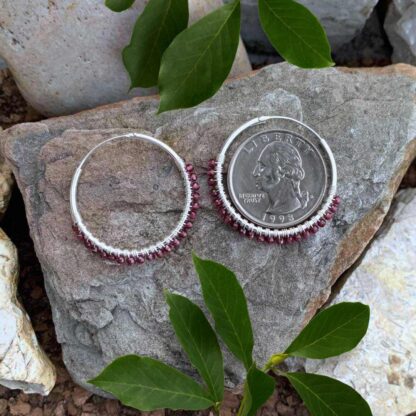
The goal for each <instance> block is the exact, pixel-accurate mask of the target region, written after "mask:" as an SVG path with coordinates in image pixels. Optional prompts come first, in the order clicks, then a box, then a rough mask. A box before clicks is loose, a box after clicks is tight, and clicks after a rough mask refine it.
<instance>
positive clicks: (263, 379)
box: [240, 365, 275, 416]
mask: <svg viewBox="0 0 416 416" xmlns="http://www.w3.org/2000/svg"><path fill="white" fill-rule="evenodd" d="M274 387H275V382H274V379H273V378H272V377H270V376H269V375H267V374H266V373H264V372H263V371H261V370H259V369H258V368H256V367H255V366H254V365H253V366H252V367H251V368H250V370H249V371H248V373H247V381H246V383H245V385H244V399H243V402H242V404H241V406H242V407H243V409H242V411H241V413H240V415H242V416H255V415H256V412H257V410H258V409H259V408H260V407H261V406H263V404H264V403H266V402H267V400H268V398H269V397H270V396H271V395H272V394H273V392H274Z"/></svg>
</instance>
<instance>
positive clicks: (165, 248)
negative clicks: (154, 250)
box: [163, 245, 172, 253]
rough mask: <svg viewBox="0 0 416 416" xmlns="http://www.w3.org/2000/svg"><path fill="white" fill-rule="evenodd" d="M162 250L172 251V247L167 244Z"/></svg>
mask: <svg viewBox="0 0 416 416" xmlns="http://www.w3.org/2000/svg"><path fill="white" fill-rule="evenodd" d="M163 251H164V252H165V253H170V252H171V251H172V247H171V246H170V245H167V246H165V247H163Z"/></svg>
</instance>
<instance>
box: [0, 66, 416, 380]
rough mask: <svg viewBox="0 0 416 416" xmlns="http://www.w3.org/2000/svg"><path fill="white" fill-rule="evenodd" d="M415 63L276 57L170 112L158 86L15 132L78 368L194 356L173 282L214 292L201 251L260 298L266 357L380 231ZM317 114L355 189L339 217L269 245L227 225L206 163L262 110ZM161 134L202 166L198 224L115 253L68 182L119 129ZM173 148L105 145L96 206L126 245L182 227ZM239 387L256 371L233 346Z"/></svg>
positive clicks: (412, 149)
mask: <svg viewBox="0 0 416 416" xmlns="http://www.w3.org/2000/svg"><path fill="white" fill-rule="evenodd" d="M415 89H416V71H415V70H414V69H413V68H412V67H410V66H405V65H398V66H393V67H389V68H385V69H379V70H347V69H334V68H332V69H325V70H311V71H305V70H300V69H296V68H294V67H292V66H290V65H288V64H279V65H274V66H269V67H267V68H265V69H263V70H262V71H259V72H257V73H255V74H253V75H252V76H250V77H246V78H242V79H239V80H234V81H232V82H229V83H227V84H226V85H225V86H224V87H223V88H222V89H221V91H220V92H219V93H218V94H217V95H216V96H215V97H214V98H212V99H211V100H209V101H207V102H205V103H203V104H202V105H200V106H199V107H197V108H194V109H188V110H181V111H175V112H170V113H166V114H162V115H160V116H156V115H155V112H156V109H157V104H158V101H157V98H147V99H144V98H135V99H132V100H130V101H125V102H122V103H119V104H115V105H110V106H106V107H101V108H98V109H95V110H91V111H87V112H83V113H79V114H78V115H75V116H70V117H62V118H56V119H50V120H48V121H45V122H42V123H32V124H22V125H19V126H15V127H13V128H11V129H9V130H8V131H6V132H3V134H2V136H1V141H2V144H3V146H2V147H3V152H4V155H5V157H6V158H7V159H8V161H9V162H10V164H11V165H12V168H13V171H14V174H15V176H16V179H17V183H18V186H19V187H20V189H21V192H22V194H23V197H24V200H25V204H26V210H27V216H28V220H29V225H30V229H31V234H32V237H33V240H34V243H35V248H36V251H37V255H38V257H39V260H40V262H41V264H42V268H43V271H44V275H45V285H46V288H47V292H48V296H49V298H50V301H51V305H52V310H53V315H54V321H55V326H56V332H57V336H58V340H59V342H60V343H61V344H62V347H63V355H64V360H65V363H66V365H67V367H68V369H69V370H70V372H71V374H72V376H73V377H74V379H75V380H76V381H77V382H79V383H80V384H84V385H85V380H87V379H89V378H90V377H92V376H94V375H96V374H97V373H98V372H99V371H100V370H101V369H102V368H103V366H104V365H105V364H106V363H108V362H109V361H111V360H112V359H114V358H115V357H117V356H119V355H122V354H126V353H131V352H136V353H140V354H143V355H149V356H152V357H157V358H160V359H163V360H164V361H166V362H168V363H170V364H173V365H175V366H176V367H178V368H181V369H185V370H189V364H188V361H187V360H186V358H185V356H184V355H183V353H182V352H181V349H180V347H179V344H178V342H177V341H176V339H175V337H174V336H173V331H172V328H171V327H170V325H169V322H168V318H167V307H166V304H165V302H164V299H163V289H170V290H174V291H177V292H180V293H182V294H185V295H187V296H189V297H191V298H192V299H194V300H196V302H198V303H201V296H200V288H199V285H198V283H197V279H196V276H195V273H194V270H193V266H192V262H191V250H192V249H193V250H195V251H196V253H198V254H199V255H200V256H202V257H206V258H211V259H214V260H216V261H219V262H221V263H224V264H225V265H227V266H228V267H230V268H231V269H233V270H234V271H235V272H236V273H237V276H238V278H239V279H240V281H241V283H242V285H243V286H244V290H245V293H246V294H247V297H248V301H249V309H250V314H251V317H252V320H253V326H254V332H255V337H256V346H255V355H256V360H257V361H258V362H259V364H261V363H263V362H264V361H265V360H266V359H267V358H268V356H269V355H270V354H272V353H275V352H278V351H280V350H282V349H283V348H285V347H286V346H287V344H288V343H289V342H290V340H291V339H292V338H293V337H294V336H295V335H296V334H297V333H298V331H299V330H300V329H301V328H302V326H303V325H304V324H305V323H306V322H307V321H308V320H309V319H310V318H311V317H312V316H313V314H314V313H315V312H316V310H317V309H318V308H319V307H320V306H321V305H322V304H323V303H324V302H325V301H326V299H327V298H328V296H329V293H330V290H331V286H332V284H333V283H334V281H335V280H336V279H337V278H338V277H339V276H340V274H341V273H342V272H343V271H344V270H346V269H347V268H348V267H349V266H350V265H351V264H352V263H353V262H354V261H355V260H356V258H357V257H358V256H359V254H360V253H361V252H362V251H363V249H364V248H365V246H366V245H367V243H368V241H369V240H370V239H371V238H372V236H373V235H374V233H375V232H376V231H377V229H378V228H379V226H380V224H381V222H382V220H383V218H384V216H385V214H386V212H387V210H388V208H389V206H390V203H391V200H392V197H393V195H394V193H395V191H396V189H397V187H398V184H399V183H400V180H401V178H402V176H403V174H404V172H405V171H406V169H407V167H408V166H409V164H410V162H411V161H412V160H413V159H414V157H415V154H416V140H415V137H416V104H415ZM273 114H274V115H275V114H278V115H284V116H290V117H295V118H298V119H303V120H304V121H305V122H306V123H308V124H309V125H311V126H312V127H313V128H315V129H316V130H318V131H319V132H320V133H321V134H322V135H323V137H325V138H326V139H327V141H328V143H329V145H330V146H331V148H332V150H333V152H334V155H335V159H336V161H337V164H338V173H339V194H340V195H341V197H342V198H343V203H342V205H341V208H340V211H339V212H338V213H337V215H336V218H335V220H334V221H333V222H332V223H331V224H330V225H329V226H328V227H326V228H325V229H323V230H322V231H321V232H319V233H318V234H317V235H316V236H314V237H313V238H311V239H309V240H308V241H306V242H303V243H302V244H295V245H292V246H287V247H278V246H271V245H265V244H261V243H258V242H254V241H250V240H248V239H245V238H242V237H241V236H240V235H239V234H238V233H235V232H234V231H232V230H231V229H230V228H229V227H228V226H225V225H224V224H223V223H222V222H221V221H220V219H219V218H218V216H217V214H216V212H215V210H214V209H213V207H212V206H211V203H210V199H209V196H208V187H207V186H206V184H205V183H206V175H205V172H206V165H207V161H208V159H210V158H211V157H213V156H215V155H216V154H217V152H218V151H219V149H220V148H221V146H222V144H223V143H224V140H225V139H226V137H227V136H228V135H229V134H230V133H231V132H232V131H233V130H234V129H235V128H236V127H238V126H239V125H240V124H242V123H243V122H245V121H247V120H249V119H251V118H253V117H256V116H260V115H273ZM127 131H147V132H149V133H151V134H153V135H155V136H156V137H158V138H160V139H162V140H165V141H166V142H167V143H169V144H170V145H171V146H172V147H173V148H174V149H175V150H176V151H177V152H178V153H179V154H180V155H181V156H182V157H183V158H184V159H186V160H188V161H192V163H193V164H194V165H195V166H196V168H197V170H198V172H199V173H200V174H201V175H200V176H201V183H202V189H201V193H202V210H201V211H200V215H199V218H198V220H197V222H196V223H195V226H194V228H193V230H192V233H191V237H190V238H189V239H188V240H187V241H186V243H185V244H184V245H182V246H181V247H180V248H179V249H178V250H177V251H176V252H175V253H173V254H172V255H170V256H168V257H166V258H164V259H162V260H160V261H157V262H154V263H149V264H145V265H144V266H141V267H137V266H136V267H126V266H117V265H113V264H107V263H106V262H103V261H102V260H101V259H100V258H97V257H95V256H93V255H91V254H90V253H89V252H88V251H86V250H85V248H84V247H83V246H82V245H81V244H80V243H79V242H78V241H77V240H76V239H75V237H74V236H73V233H72V231H71V219H70V215H69V201H68V194H69V186H70V181H71V177H72V174H73V172H74V170H75V168H76V166H77V164H78V162H79V160H80V159H81V158H82V156H83V155H84V154H85V153H86V152H87V150H88V149H90V148H91V147H92V146H94V145H95V144H96V143H98V142H100V141H102V140H103V139H105V138H107V137H110V136H111V135H114V134H116V133H121V132H127ZM179 185H180V182H179V178H178V174H177V172H176V170H175V169H174V168H173V166H172V163H171V162H170V161H169V160H168V159H166V157H165V156H164V155H163V154H161V153H159V152H155V151H154V149H151V148H145V147H143V146H141V145H140V144H136V145H133V144H131V143H129V142H125V143H119V145H113V146H109V147H107V148H104V149H102V151H100V152H99V153H97V154H96V155H95V156H94V157H93V159H92V160H91V163H90V164H88V166H87V167H86V169H85V172H84V173H83V176H82V179H81V185H80V204H81V211H82V213H83V215H84V216H85V217H86V221H87V223H88V225H89V226H90V227H91V228H92V229H93V230H94V231H95V232H97V233H100V236H101V237H102V238H107V239H109V240H110V241H111V242H113V243H118V244H120V245H123V246H125V247H129V246H132V245H134V244H140V243H146V242H147V241H150V240H152V239H155V238H157V236H158V235H159V234H160V235H161V234H163V233H165V232H166V231H167V228H168V227H169V226H171V225H173V224H174V222H175V220H176V218H177V216H178V215H179V211H180V208H181V200H182V197H181V195H182V194H181V192H182V190H181V187H180V186H179ZM225 363H226V369H227V377H228V381H229V382H230V384H232V383H238V382H240V381H241V380H242V376H243V369H242V368H241V367H240V366H239V365H238V364H237V363H236V362H235V360H234V359H232V358H231V357H230V356H229V355H227V356H226V359H225Z"/></svg>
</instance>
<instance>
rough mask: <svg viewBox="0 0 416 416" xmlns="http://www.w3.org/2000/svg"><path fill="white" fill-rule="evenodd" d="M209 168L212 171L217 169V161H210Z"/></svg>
mask: <svg viewBox="0 0 416 416" xmlns="http://www.w3.org/2000/svg"><path fill="white" fill-rule="evenodd" d="M208 166H209V167H210V168H211V169H213V168H215V166H217V162H216V161H215V159H210V161H209V162H208Z"/></svg>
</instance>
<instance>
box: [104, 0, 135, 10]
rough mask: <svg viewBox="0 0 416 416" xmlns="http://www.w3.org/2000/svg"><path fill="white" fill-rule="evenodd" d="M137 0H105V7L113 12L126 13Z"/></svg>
mask: <svg viewBox="0 0 416 416" xmlns="http://www.w3.org/2000/svg"><path fill="white" fill-rule="evenodd" d="M134 1H135V0H105V5H106V6H107V7H108V8H109V9H110V10H112V11H113V12H118V13H119V12H124V10H127V9H129V8H130V7H131V6H132V5H133V3H134Z"/></svg>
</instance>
